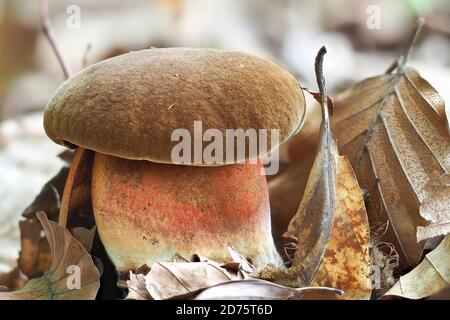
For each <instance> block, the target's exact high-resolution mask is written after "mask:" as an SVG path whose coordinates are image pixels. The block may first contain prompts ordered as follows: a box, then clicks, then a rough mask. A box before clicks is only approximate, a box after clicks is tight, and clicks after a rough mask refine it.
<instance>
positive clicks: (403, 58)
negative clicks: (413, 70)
mask: <svg viewBox="0 0 450 320" xmlns="http://www.w3.org/2000/svg"><path fill="white" fill-rule="evenodd" d="M424 25H425V19H424V18H422V17H419V18H418V19H417V22H416V26H415V27H414V30H413V32H412V33H411V36H410V38H409V40H408V42H407V45H406V46H405V48H404V49H403V53H402V54H401V55H400V57H399V58H398V59H396V60H395V61H394V62H393V63H392V64H391V66H390V67H389V68H388V69H387V70H386V74H389V73H392V72H393V71H394V70H402V69H403V67H404V66H405V64H406V62H407V61H408V59H409V56H410V55H411V52H412V50H413V48H414V45H415V44H416V42H417V39H418V38H419V35H420V32H421V31H422V28H423V26H424Z"/></svg>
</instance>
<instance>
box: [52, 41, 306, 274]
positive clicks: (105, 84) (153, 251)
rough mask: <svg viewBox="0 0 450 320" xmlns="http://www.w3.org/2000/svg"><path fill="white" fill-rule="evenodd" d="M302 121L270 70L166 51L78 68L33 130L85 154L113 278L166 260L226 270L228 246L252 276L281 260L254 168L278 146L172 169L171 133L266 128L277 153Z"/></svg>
mask: <svg viewBox="0 0 450 320" xmlns="http://www.w3.org/2000/svg"><path fill="white" fill-rule="evenodd" d="M304 115H305V100H304V95H303V91H302V89H301V87H300V86H299V84H298V83H297V81H296V79H295V78H294V77H293V76H292V75H291V74H290V73H289V72H287V71H286V70H285V69H283V68H281V67H280V66H278V65H277V64H275V63H272V62H270V61H268V60H266V59H262V58H258V57H255V56H253V55H250V54H246V53H241V52H231V51H222V50H216V49H193V48H166V49H148V50H142V51H137V52H130V53H127V54H124V55H121V56H117V57H115V58H111V59H108V60H105V61H102V62H99V63H97V64H94V65H92V66H90V67H87V68H86V69H84V70H82V71H81V72H79V73H78V74H77V75H75V76H74V77H72V78H71V79H69V80H67V81H66V82H64V83H63V84H62V85H61V87H60V88H59V89H58V90H57V91H56V93H55V94H54V95H53V97H52V98H51V99H50V101H49V103H48V105H47V108H46V110H45V114H44V127H45V130H46V133H47V135H48V136H49V137H50V138H51V139H52V140H53V141H55V142H56V143H58V144H61V145H66V146H69V147H76V146H78V147H82V148H85V149H88V150H92V151H94V152H95V160H94V165H93V168H92V205H93V211H94V216H95V220H96V224H97V227H98V232H99V235H100V238H101V240H102V242H103V244H104V246H105V248H106V250H107V252H108V254H109V256H110V257H111V260H112V261H113V263H114V264H115V265H116V267H117V269H118V270H119V271H126V270H129V269H135V268H137V267H139V266H141V265H143V264H148V265H151V264H152V263H154V262H156V261H166V260H169V259H171V258H172V256H173V255H174V254H175V253H178V254H181V255H188V256H189V255H192V254H193V253H197V254H201V255H204V256H207V257H209V258H211V259H214V260H218V261H225V260H227V257H228V252H227V247H228V246H233V247H235V248H236V250H237V251H238V252H240V253H241V254H242V255H243V256H245V257H246V258H248V259H251V260H252V261H253V263H254V264H255V265H256V266H257V267H258V266H265V265H267V264H278V263H280V262H281V258H280V256H279V254H278V252H277V250H276V248H275V245H274V241H273V238H272V234H271V222H270V203H269V197H268V187H267V181H266V177H265V176H264V175H263V170H264V167H263V165H262V163H261V161H260V160H259V159H261V158H262V157H264V156H265V155H266V153H267V150H271V149H274V148H276V147H278V146H277V145H271V146H270V148H268V149H267V150H265V149H264V148H262V149H258V152H257V154H250V152H246V153H244V155H243V156H241V157H238V156H237V155H236V154H237V152H236V154H235V155H234V156H233V157H230V158H228V157H225V155H226V152H228V151H226V152H224V159H226V160H224V162H223V163H213V164H211V163H209V164H207V163H204V162H201V163H179V162H176V161H174V160H173V156H172V151H173V148H174V146H175V145H177V143H178V142H177V141H172V140H173V139H172V133H173V132H174V130H176V129H180V128H184V129H186V130H188V132H189V133H190V134H191V135H192V136H193V135H195V130H194V126H193V124H194V121H201V124H202V126H203V128H205V129H211V128H213V129H216V130H218V132H220V133H223V135H224V136H225V135H226V130H227V129H243V130H244V131H245V130H247V129H254V130H256V131H258V130H263V129H266V130H269V141H270V132H272V131H270V130H275V129H276V130H278V131H277V132H278V133H279V142H280V143H282V142H284V141H286V140H287V139H289V138H290V137H291V136H292V135H293V134H294V133H295V132H296V131H297V130H298V129H299V128H300V127H301V125H302V123H303V118H304ZM216 132H217V131H216ZM205 144H206V142H205V141H202V147H203V146H204V145H205ZM225 144H226V142H225V141H224V142H223V146H224V148H225ZM232 151H233V152H234V151H235V150H232ZM229 153H230V152H229Z"/></svg>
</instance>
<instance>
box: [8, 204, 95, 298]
mask: <svg viewBox="0 0 450 320" xmlns="http://www.w3.org/2000/svg"><path fill="white" fill-rule="evenodd" d="M36 216H37V218H38V219H39V221H40V222H41V224H42V227H43V228H44V231H45V234H46V235H47V239H48V243H49V244H50V249H51V252H52V257H53V261H52V264H51V266H50V268H49V269H47V270H46V271H45V272H44V275H43V276H42V277H40V278H35V279H31V280H29V281H28V282H27V283H26V284H25V286H24V287H22V288H21V289H19V290H17V291H13V292H1V293H0V300H4V299H6V300H35V299H40V300H47V299H53V300H67V299H71V300H76V299H94V298H95V296H96V294H97V291H98V289H99V286H100V279H99V278H100V277H99V272H98V270H97V268H96V267H95V265H94V262H93V261H92V258H91V256H90V255H89V253H87V251H86V250H85V249H84V247H83V245H82V244H81V243H80V242H78V241H77V240H76V239H75V238H73V237H72V235H71V234H70V233H69V231H67V230H66V229H64V228H63V227H61V226H59V225H58V224H57V223H55V222H53V221H50V220H48V218H47V216H46V215H45V213H43V212H38V213H37V214H36ZM69 266H78V267H79V268H80V269H79V271H80V273H79V274H80V276H81V278H80V289H69V288H68V285H67V281H68V280H70V276H71V275H72V273H68V272H67V270H68V267H69Z"/></svg>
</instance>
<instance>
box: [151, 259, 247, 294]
mask: <svg viewBox="0 0 450 320" xmlns="http://www.w3.org/2000/svg"><path fill="white" fill-rule="evenodd" d="M237 279H239V276H237V275H233V274H231V273H230V272H228V271H227V270H226V269H224V268H222V267H221V265H220V264H218V263H217V262H214V261H204V262H187V263H186V262H181V263H177V262H157V263H155V264H153V265H152V266H151V270H150V272H149V273H148V274H147V275H146V276H145V280H146V283H147V290H148V292H149V293H150V295H151V297H152V298H153V299H155V300H163V299H169V298H171V297H173V296H178V295H182V294H186V293H189V292H192V291H196V290H198V289H201V288H206V287H210V286H213V285H216V284H219V283H222V282H226V281H230V280H237Z"/></svg>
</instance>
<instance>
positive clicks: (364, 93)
mask: <svg viewBox="0 0 450 320" xmlns="http://www.w3.org/2000/svg"><path fill="white" fill-rule="evenodd" d="M422 24H423V21H421V20H420V21H419V23H418V27H417V28H416V32H415V33H414V37H413V40H412V41H411V45H410V46H409V47H408V48H411V47H412V45H413V43H414V39H415V38H416V37H417V34H418V31H419V30H420V27H421V25H422ZM409 51H410V50H408V51H407V52H406V53H405V54H404V55H402V57H401V59H400V60H399V61H400V62H399V63H398V64H397V65H395V67H394V68H391V69H393V70H390V72H389V73H387V74H385V75H382V76H377V77H373V78H369V79H366V80H364V81H362V82H360V83H358V84H356V85H354V86H353V87H352V88H350V89H349V90H347V91H346V92H344V93H343V94H341V95H340V96H339V97H337V98H336V99H335V106H336V112H335V116H334V117H333V119H332V129H333V132H334V133H335V136H336V138H337V140H338V141H339V148H340V150H341V152H343V154H345V155H347V156H348V158H349V160H350V162H351V164H352V166H353V168H354V169H355V172H356V174H357V177H358V181H359V183H360V185H361V187H362V188H363V189H367V190H369V197H368V201H367V203H368V204H367V211H368V216H369V221H370V223H371V224H372V225H381V224H383V223H385V222H386V221H387V220H389V222H390V228H389V229H388V232H386V234H385V236H384V237H383V239H382V241H386V242H390V243H393V244H394V245H395V248H396V250H397V252H398V253H399V255H400V265H401V268H402V269H403V268H405V267H412V266H415V265H417V263H418V262H419V261H420V259H421V257H422V254H423V247H424V243H417V238H416V228H417V227H418V226H425V225H427V222H426V221H425V219H423V218H422V217H421V215H420V213H419V210H420V206H421V204H423V203H424V201H426V194H425V192H424V187H425V186H426V185H427V184H428V183H429V182H430V181H431V179H432V176H433V175H434V173H435V172H437V174H439V175H444V174H447V173H449V172H450V135H449V132H448V130H447V127H446V121H445V119H444V111H443V110H444V102H443V100H442V98H441V97H440V96H439V95H438V94H437V92H436V90H434V89H433V88H432V87H431V85H430V84H429V83H428V82H427V81H426V80H424V79H423V78H421V77H420V75H419V74H418V73H417V71H415V70H414V69H411V68H408V67H405V66H404V63H405V61H406V60H407V57H408V54H409ZM441 191H442V193H443V194H445V195H446V196H447V197H449V196H450V188H448V187H445V188H444V189H443V190H441ZM434 209H436V210H438V211H439V212H435V213H434V216H438V215H439V216H441V215H448V214H449V213H448V208H443V211H442V210H441V209H442V208H438V207H435V208H434Z"/></svg>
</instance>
